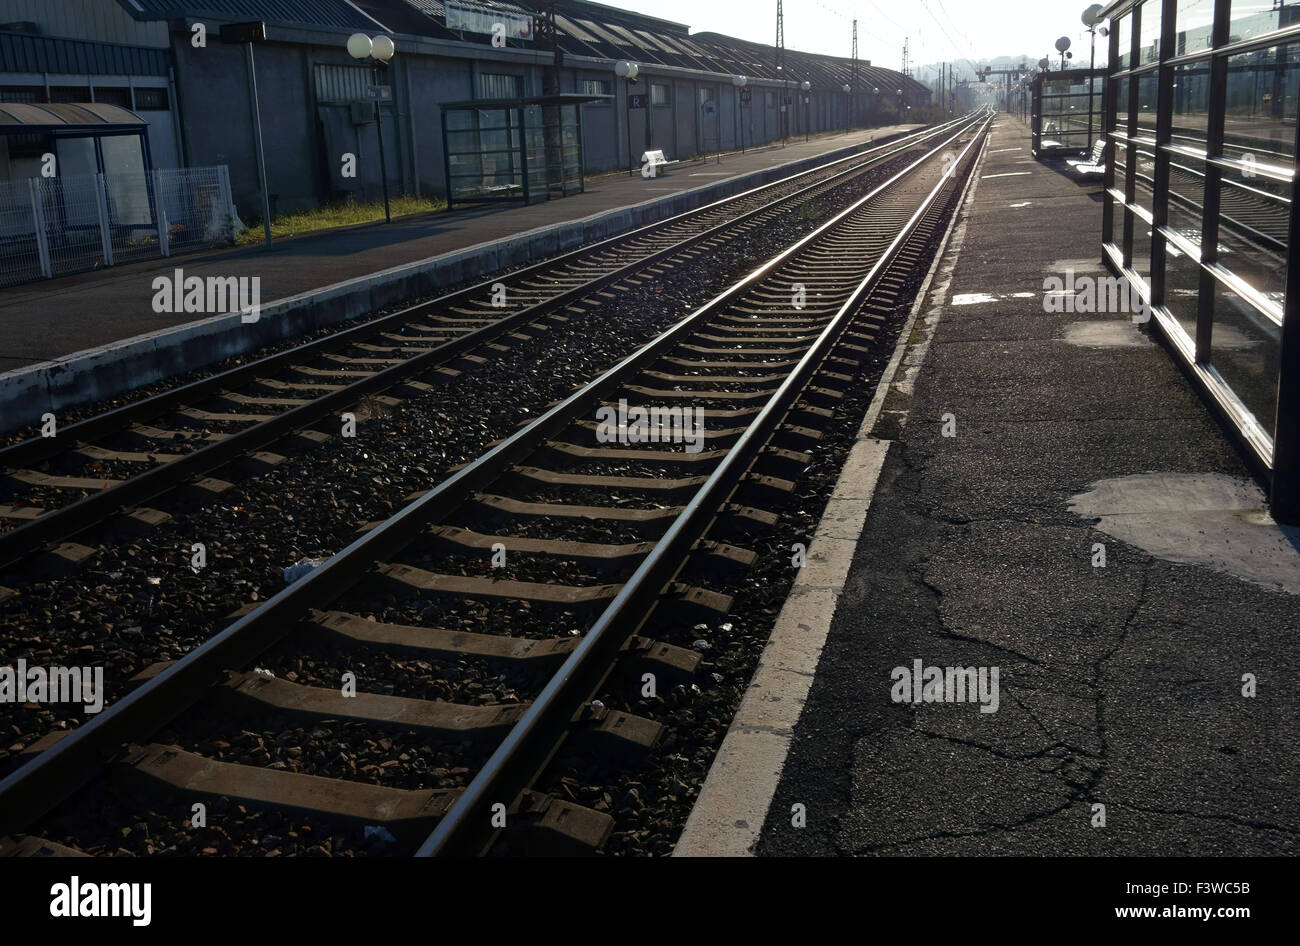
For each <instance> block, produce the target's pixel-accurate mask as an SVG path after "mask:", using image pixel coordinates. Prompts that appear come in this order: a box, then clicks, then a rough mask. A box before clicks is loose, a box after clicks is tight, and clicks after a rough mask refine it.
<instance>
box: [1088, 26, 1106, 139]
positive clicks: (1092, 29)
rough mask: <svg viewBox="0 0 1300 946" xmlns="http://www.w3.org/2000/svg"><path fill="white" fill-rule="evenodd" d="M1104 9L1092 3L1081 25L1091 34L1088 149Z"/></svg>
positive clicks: (1103, 30) (1104, 32) (1102, 33)
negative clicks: (1093, 90)
mask: <svg viewBox="0 0 1300 946" xmlns="http://www.w3.org/2000/svg"><path fill="white" fill-rule="evenodd" d="M1104 9H1106V8H1105V7H1104V6H1102V5H1101V4H1100V3H1094V4H1093V5H1092V6H1090V7H1088V9H1086V10H1084V11H1083V25H1084V26H1086V27H1088V32H1089V33H1091V34H1092V57H1091V59H1090V60H1089V63H1088V147H1089V148H1091V147H1092V86H1093V73H1094V72H1095V71H1096V69H1097V24H1098V23H1100V22H1101V19H1102V17H1101V11H1102V10H1104ZM1101 35H1102V36H1105V35H1107V34H1106V27H1104V26H1103V27H1102V28H1101Z"/></svg>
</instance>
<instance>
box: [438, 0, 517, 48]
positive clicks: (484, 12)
mask: <svg viewBox="0 0 1300 946" xmlns="http://www.w3.org/2000/svg"><path fill="white" fill-rule="evenodd" d="M443 7H445V8H446V10H447V29H449V30H462V31H463V32H466V33H488V34H491V33H495V32H497V29H496V26H497V24H501V26H503V27H505V35H506V38H507V39H528V40H531V39H532V38H533V18H532V17H530V16H523V15H521V14H518V13H510V12H508V11H506V10H494V9H492V8H490V7H481V6H478V5H477V4H473V3H458V2H456V0H446V2H445V3H443Z"/></svg>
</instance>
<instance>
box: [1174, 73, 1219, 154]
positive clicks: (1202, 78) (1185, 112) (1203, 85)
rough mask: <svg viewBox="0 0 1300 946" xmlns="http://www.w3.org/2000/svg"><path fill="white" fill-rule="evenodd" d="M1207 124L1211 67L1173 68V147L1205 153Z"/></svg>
mask: <svg viewBox="0 0 1300 946" xmlns="http://www.w3.org/2000/svg"><path fill="white" fill-rule="evenodd" d="M1209 121H1210V64H1209V63H1208V62H1198V63H1192V64H1190V65H1186V66H1175V67H1174V113H1173V131H1172V137H1171V139H1170V141H1171V143H1172V144H1176V145H1184V146H1186V147H1190V148H1199V149H1201V150H1202V151H1204V150H1205V139H1206V135H1207V134H1208V129H1209Z"/></svg>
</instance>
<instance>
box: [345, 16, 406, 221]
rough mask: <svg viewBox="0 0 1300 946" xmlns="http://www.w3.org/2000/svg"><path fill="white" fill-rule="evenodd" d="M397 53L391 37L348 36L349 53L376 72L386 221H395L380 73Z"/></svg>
mask: <svg viewBox="0 0 1300 946" xmlns="http://www.w3.org/2000/svg"><path fill="white" fill-rule="evenodd" d="M396 53H397V45H396V44H395V43H394V42H393V40H392V38H391V37H388V36H383V35H380V36H376V37H375V38H374V39H371V38H370V37H369V36H367V35H366V34H365V33H353V34H352V35H351V36H349V37H348V55H349V56H351V57H352V58H353V59H357V60H360V61H363V62H364V61H365V60H367V59H369V60H370V61H371V71H372V73H373V74H374V79H375V87H374V89H373V90H372V91H371V95H373V96H374V97H375V135H376V136H377V137H378V138H379V176H380V179H381V180H382V181H383V184H384V221H385V222H386V223H392V222H393V213H392V210H391V208H390V207H389V205H388V161H387V159H386V158H385V157H384V122H383V119H382V117H381V116H380V113H379V98H380V96H381V95H382V94H383V92H382V89H383V87H384V84H383V83H382V82H380V81H379V79H380V74H381V72H383V71H384V70H387V69H388V64H389V63H390V62H392V59H393V56H394V55H395V54H396Z"/></svg>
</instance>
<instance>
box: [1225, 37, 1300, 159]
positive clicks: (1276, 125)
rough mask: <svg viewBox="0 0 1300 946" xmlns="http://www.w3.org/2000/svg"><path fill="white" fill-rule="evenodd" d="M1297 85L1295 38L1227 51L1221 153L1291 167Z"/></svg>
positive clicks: (1299, 47)
mask: <svg viewBox="0 0 1300 946" xmlns="http://www.w3.org/2000/svg"><path fill="white" fill-rule="evenodd" d="M1298 86H1300V44H1294V43H1293V44H1291V45H1289V46H1270V47H1267V48H1264V49H1256V50H1251V51H1248V52H1243V53H1238V54H1236V55H1233V56H1229V57H1228V88H1227V110H1226V113H1225V115H1224V119H1223V138H1224V144H1223V154H1224V157H1228V158H1232V159H1234V160H1245V161H1248V162H1252V163H1259V164H1270V165H1275V166H1279V167H1282V168H1285V169H1287V170H1290V169H1291V168H1292V167H1293V166H1294V158H1295V131H1296V129H1295V125H1296V94H1297V87H1298Z"/></svg>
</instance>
